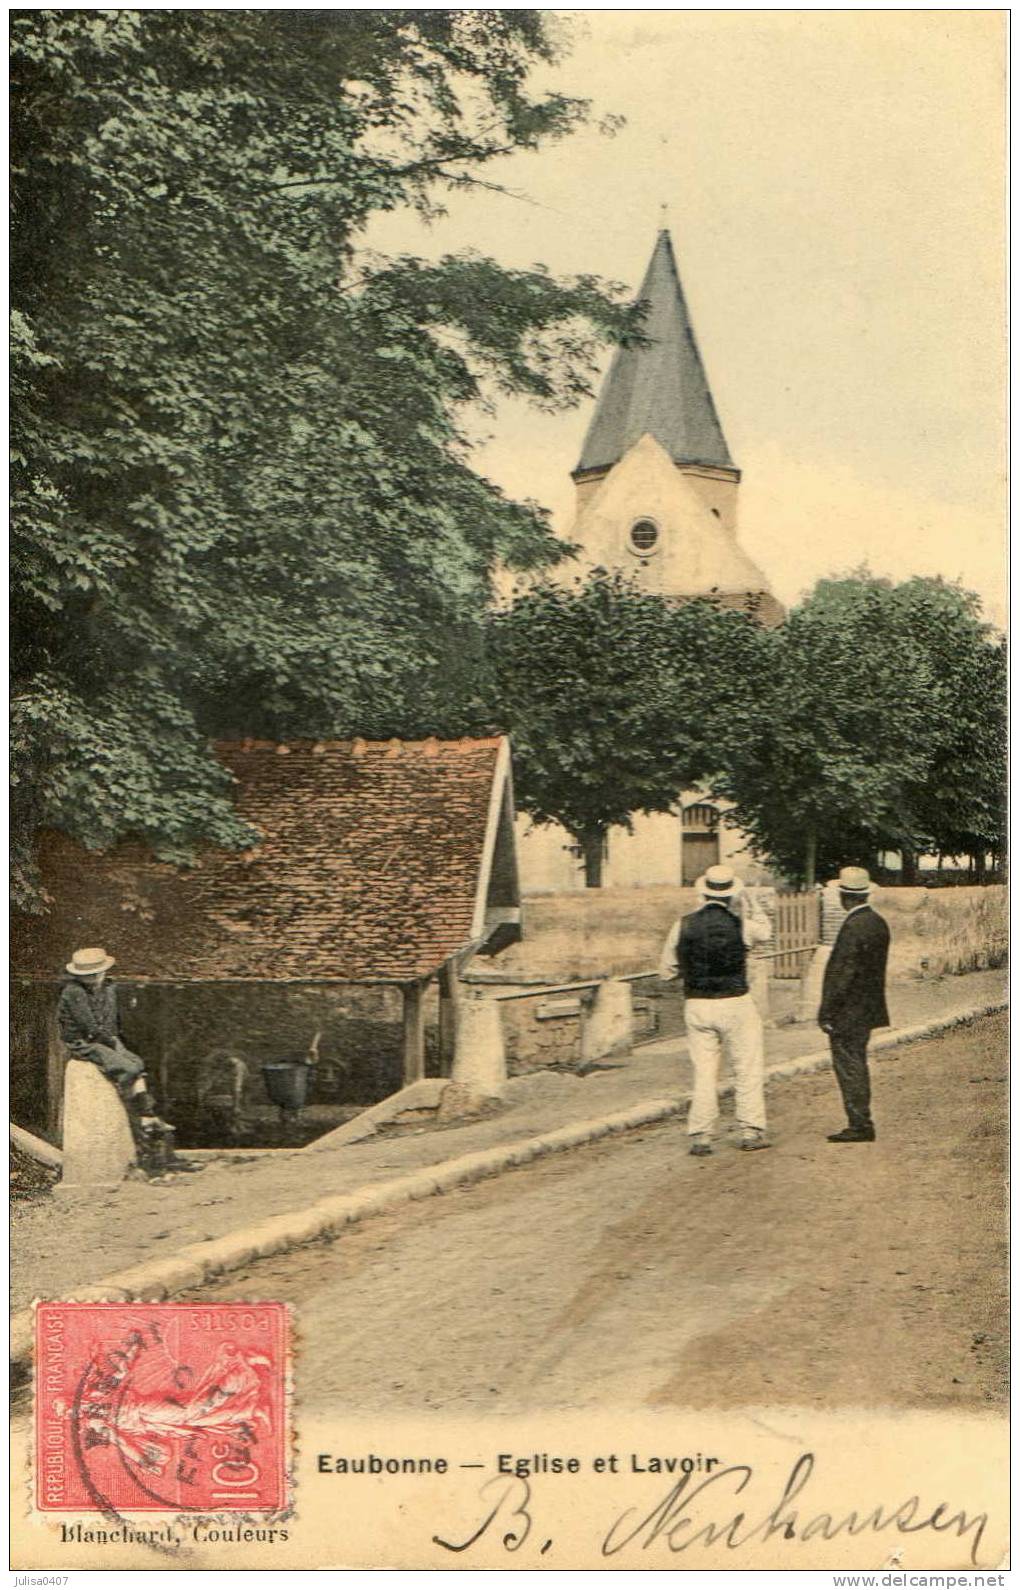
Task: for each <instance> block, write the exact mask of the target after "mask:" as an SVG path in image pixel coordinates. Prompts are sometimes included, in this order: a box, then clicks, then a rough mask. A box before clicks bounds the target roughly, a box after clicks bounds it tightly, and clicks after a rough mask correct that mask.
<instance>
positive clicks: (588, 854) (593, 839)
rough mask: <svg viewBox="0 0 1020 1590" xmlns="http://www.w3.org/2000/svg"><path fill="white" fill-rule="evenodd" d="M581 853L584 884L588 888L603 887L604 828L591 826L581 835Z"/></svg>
mask: <svg viewBox="0 0 1020 1590" xmlns="http://www.w3.org/2000/svg"><path fill="white" fill-rule="evenodd" d="M580 839H581V854H582V855H583V857H584V886H585V888H586V889H601V887H602V852H603V849H604V848H605V839H606V831H605V829H604V828H589V829H588V830H587V831H586V832H585V833H583V834H581V835H580Z"/></svg>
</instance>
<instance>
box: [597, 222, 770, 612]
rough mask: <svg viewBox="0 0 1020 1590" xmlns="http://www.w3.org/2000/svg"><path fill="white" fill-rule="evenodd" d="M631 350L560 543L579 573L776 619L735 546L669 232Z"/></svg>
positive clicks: (725, 465) (663, 235)
mask: <svg viewBox="0 0 1020 1590" xmlns="http://www.w3.org/2000/svg"><path fill="white" fill-rule="evenodd" d="M638 300H639V301H640V302H643V303H644V305H645V321H644V328H643V330H644V337H645V343H644V345H643V346H641V347H630V348H618V349H617V350H616V352H615V354H614V356H613V360H612V364H611V365H610V368H609V372H608V374H607V376H606V378H605V381H604V382H603V385H602V390H601V392H600V393H599V398H598V402H597V404H596V407H595V413H594V415H593V416H592V420H591V424H590V425H589V427H588V433H587V435H586V436H585V439H584V446H583V447H582V449H581V458H580V461H579V462H578V465H577V467H576V469H574V471H573V478H574V481H575V483H576V486H577V513H576V518H575V522H574V525H573V527H572V529H571V530H570V532H569V535H570V539H571V540H572V541H575V542H577V543H578V544H579V545H580V546H581V548H582V552H583V556H584V559H585V561H586V562H588V563H589V564H591V565H594V564H600V565H602V566H603V567H607V568H613V569H621V570H623V571H624V572H626V573H628V574H631V575H633V576H635V578H636V579H637V581H638V583H639V585H641V586H642V587H643V588H644V589H647V590H650V591H657V592H659V593H661V594H662V595H665V596H676V597H693V596H709V595H711V596H714V597H715V598H716V599H717V600H719V601H721V602H722V604H723V605H724V606H728V607H737V606H741V607H746V606H748V605H749V604H750V603H752V602H753V604H754V608H755V611H756V612H757V614H758V616H759V618H760V619H761V621H762V622H763V623H766V624H773V623H778V622H779V620H780V619H781V618H782V616H783V610H782V608H781V607H780V605H779V603H778V602H777V601H776V599H775V597H774V596H773V595H772V592H771V590H770V589H769V584H768V581H767V580H766V578H765V576H764V575H763V574H762V572H761V570H760V569H758V568H757V567H756V566H755V564H754V563H753V562H752V560H751V559H750V558H749V557H748V556H747V554H746V553H745V552H744V550H743V548H742V547H741V546H740V544H739V542H738V541H737V491H738V488H739V484H740V471H739V469H738V468H737V466H736V464H735V463H734V461H733V459H732V457H731V455H730V450H729V447H728V445H727V442H726V438H725V436H724V435H723V429H722V425H721V424H720V421H719V416H718V413H717V412H716V407H715V403H714V401H713V398H712V392H711V389H710V387H709V384H708V377H707V375H706V373H705V366H704V364H703V362H702V358H701V354H700V352H699V349H698V344H697V341H696V339H695V336H694V328H693V326H692V324H691V317H690V313H689V311H688V308H687V301H686V299H685V297H684V291H683V287H682V286H681V282H680V275H679V272H678V270H677V264H676V257H675V255H674V253H673V244H672V240H671V238H670V235H669V232H668V231H666V230H665V229H663V230H662V231H660V232H659V235H658V237H657V239H656V243H655V248H654V250H653V252H652V257H651V261H650V262H649V265H648V269H647V271H646V272H645V277H644V280H643V282H642V283H641V288H640V291H639V293H638Z"/></svg>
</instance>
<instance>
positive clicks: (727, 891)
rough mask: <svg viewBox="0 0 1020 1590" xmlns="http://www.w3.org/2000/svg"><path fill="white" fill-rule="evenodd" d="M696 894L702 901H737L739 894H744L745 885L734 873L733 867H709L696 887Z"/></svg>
mask: <svg viewBox="0 0 1020 1590" xmlns="http://www.w3.org/2000/svg"><path fill="white" fill-rule="evenodd" d="M694 888H695V892H696V893H697V894H698V896H699V897H700V898H701V899H702V900H735V899H736V897H737V895H738V894H743V892H744V885H743V884H742V883H741V881H740V879H739V878H738V877H737V875H736V873H735V872H734V871H733V868H732V867H724V866H716V867H709V869H708V871H707V872H703V873H702V874H701V877H700V878H699V879H698V880H697V882H696V883H695V885H694Z"/></svg>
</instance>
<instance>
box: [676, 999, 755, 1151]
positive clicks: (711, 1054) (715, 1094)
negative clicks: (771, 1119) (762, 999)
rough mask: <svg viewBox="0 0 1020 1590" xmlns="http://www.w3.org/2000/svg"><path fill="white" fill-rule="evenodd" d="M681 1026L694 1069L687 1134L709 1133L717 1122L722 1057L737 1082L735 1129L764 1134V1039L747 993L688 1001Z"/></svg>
mask: <svg viewBox="0 0 1020 1590" xmlns="http://www.w3.org/2000/svg"><path fill="white" fill-rule="evenodd" d="M684 1021H685V1023H686V1026H687V1040H688V1044H689V1047H690V1054H691V1064H692V1065H693V1067H694V1097H693V1098H692V1100H691V1109H690V1114H689V1115H688V1117H687V1130H688V1132H690V1133H691V1134H693V1133H695V1132H711V1130H712V1128H713V1127H714V1126H715V1123H716V1121H717V1120H718V1118H719V1062H720V1060H721V1059H722V1057H723V1055H725V1056H726V1058H727V1060H728V1061H729V1062H730V1065H731V1066H732V1067H733V1073H734V1079H735V1081H736V1095H737V1099H736V1106H737V1107H736V1115H737V1125H738V1126H742V1127H744V1126H753V1127H757V1128H758V1129H759V1130H760V1131H764V1130H765V1087H764V1082H765V1036H764V1032H763V1030H762V1024H761V1017H760V1016H759V1014H758V1009H757V1006H756V1005H755V1003H754V1000H753V999H752V998H751V996H750V994H738V995H737V996H736V997H735V998H734V999H689V1000H688V1001H687V1003H686V1004H685V1006H684Z"/></svg>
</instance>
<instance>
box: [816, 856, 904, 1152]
mask: <svg viewBox="0 0 1020 1590" xmlns="http://www.w3.org/2000/svg"><path fill="white" fill-rule="evenodd" d="M870 891H871V879H870V878H869V876H868V874H867V872H866V871H865V870H864V868H863V867H844V868H843V869H842V871H841V872H840V875H839V900H840V904H841V905H842V907H843V909H844V911H845V912H846V916H845V917H844V918H843V922H842V924H841V925H840V929H839V932H838V934H837V935H836V942H835V944H834V945H833V946H832V954H831V955H830V956H829V963H828V965H827V966H826V968H825V978H824V980H823V982H822V1003H821V1006H820V1007H819V1011H818V1025H819V1026H820V1027H821V1029H822V1031H823V1032H825V1033H827V1034H828V1038H829V1048H830V1050H831V1051H832V1069H833V1070H834V1071H835V1073H836V1081H837V1082H838V1083H839V1091H840V1093H841V1094H842V1095H843V1106H844V1108H845V1110H846V1115H847V1123H848V1124H847V1125H846V1126H845V1127H844V1129H843V1130H842V1131H841V1132H832V1133H830V1136H829V1142H830V1143H873V1142H874V1141H875V1124H874V1122H873V1121H872V1119H871V1078H870V1077H869V1075H868V1039H869V1038H870V1037H871V1031H872V1028H873V1027H888V1025H889V1010H888V1007H887V1005H886V1002H885V970H886V962H887V961H888V958H889V929H888V927H887V925H886V923H885V920H884V918H883V917H880V916H879V914H878V912H877V911H874V910H872V908H871V906H870V905H869V904H868V895H869V893H870Z"/></svg>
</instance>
